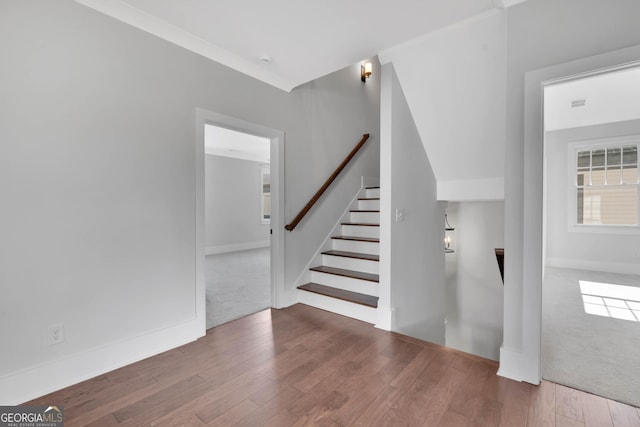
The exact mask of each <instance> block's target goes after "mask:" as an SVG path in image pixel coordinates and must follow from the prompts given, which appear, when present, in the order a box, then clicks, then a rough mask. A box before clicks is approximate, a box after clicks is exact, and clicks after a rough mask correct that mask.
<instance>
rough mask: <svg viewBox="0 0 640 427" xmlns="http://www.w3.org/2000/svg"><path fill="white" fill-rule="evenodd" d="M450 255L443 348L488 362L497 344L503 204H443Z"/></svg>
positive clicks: (496, 353) (447, 257)
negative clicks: (498, 254) (498, 253)
mask: <svg viewBox="0 0 640 427" xmlns="http://www.w3.org/2000/svg"><path fill="white" fill-rule="evenodd" d="M447 214H448V219H449V223H450V224H451V225H452V226H453V227H455V231H454V232H453V239H452V240H453V245H454V248H455V252H454V253H451V254H445V262H446V311H445V316H446V319H447V326H446V340H445V344H446V346H447V347H452V348H456V349H458V350H462V351H465V352H467V353H472V354H476V355H478V356H482V357H486V358H489V359H492V360H498V359H499V357H500V345H501V344H502V320H503V319H502V311H503V290H504V289H503V285H502V278H501V277H500V270H499V268H498V263H497V260H496V255H495V249H496V248H502V247H504V202H462V203H452V202H449V203H448V204H447Z"/></svg>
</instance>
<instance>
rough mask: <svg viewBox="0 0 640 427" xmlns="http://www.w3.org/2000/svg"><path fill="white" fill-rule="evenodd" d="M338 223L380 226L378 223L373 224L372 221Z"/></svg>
mask: <svg viewBox="0 0 640 427" xmlns="http://www.w3.org/2000/svg"><path fill="white" fill-rule="evenodd" d="M340 225H358V226H362V227H380V224H374V223H372V222H343V223H341V224H340Z"/></svg>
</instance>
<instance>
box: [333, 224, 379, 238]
mask: <svg viewBox="0 0 640 427" xmlns="http://www.w3.org/2000/svg"><path fill="white" fill-rule="evenodd" d="M342 235H343V236H355V237H376V238H378V237H380V227H371V226H366V225H365V226H363V225H343V226H342Z"/></svg>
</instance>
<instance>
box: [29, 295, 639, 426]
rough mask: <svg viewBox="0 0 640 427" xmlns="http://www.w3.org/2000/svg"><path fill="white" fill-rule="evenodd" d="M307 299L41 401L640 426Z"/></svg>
mask: <svg viewBox="0 0 640 427" xmlns="http://www.w3.org/2000/svg"><path fill="white" fill-rule="evenodd" d="M496 371H497V364H496V363H495V362H494V361H489V360H486V359H482V358H480V357H477V356H472V355H468V354H465V353H462V352H460V351H457V350H453V349H447V348H444V347H441V346H437V345H435V344H431V343H427V342H424V341H420V340H418V339H416V338H411V337H407V336H403V335H400V334H396V333H392V332H385V331H381V330H379V329H376V328H374V327H373V326H371V325H369V324H367V323H364V322H360V321H357V320H353V319H348V318H345V317H342V316H338V315H336V314H333V313H329V312H326V311H323V310H318V309H314V308H311V307H307V306H303V305H301V304H297V305H294V306H292V307H289V308H286V309H283V310H266V311H264V312H261V313H258V314H256V315H252V316H248V317H246V318H242V319H238V320H236V321H233V322H229V323H227V324H225V325H221V326H220V327H217V328H213V329H212V330H209V331H207V334H206V336H205V337H203V338H201V339H200V340H198V341H196V342H193V343H190V344H187V345H186V346H183V347H180V348H178V349H174V350H171V351H168V352H165V353H162V354H159V355H157V356H154V357H152V358H149V359H147V360H143V361H141V362H137V363H134V364H132V365H129V366H126V367H123V368H121V369H118V370H115V371H113V372H109V373H107V374H104V375H100V376H98V377H96V378H93V379H91V380H88V381H85V382H83V383H80V384H77V385H75V386H72V387H68V388H66V389H63V390H60V391H58V392H56V393H51V394H48V395H46V396H42V397H41V398H38V399H34V400H33V401H32V402H29V403H32V404H38V403H40V404H49V403H51V402H55V403H57V404H60V403H63V404H64V406H65V415H66V420H65V425H66V426H68V427H74V426H83V427H85V426H104V427H113V426H119V427H122V426H178V425H185V426H203V425H218V426H223V425H224V426H228V425H237V426H266V425H272V426H278V427H286V426H304V425H315V426H352V425H357V426H358V425H359V426H367V427H368V426H377V425H380V426H382V425H384V426H387V425H388V426H394V427H395V426H432V425H433V426H448V425H454V426H498V425H499V426H505V427H513V426H526V425H529V426H544V425H554V426H582V425H584V426H585V427H594V426H598V427H613V426H616V427H620V426H632V427H640V412H639V411H638V408H634V407H631V406H628V405H624V404H621V403H618V402H614V401H610V400H606V399H604V398H601V397H598V396H593V395H590V394H587V393H583V392H580V391H577V390H573V389H570V388H567V387H563V386H559V385H556V384H552V383H549V382H546V381H543V382H542V384H541V385H540V386H538V387H535V386H531V385H529V384H526V383H520V382H515V381H511V380H508V379H505V378H502V377H499V376H497V375H496Z"/></svg>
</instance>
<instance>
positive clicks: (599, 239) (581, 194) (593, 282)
mask: <svg viewBox="0 0 640 427" xmlns="http://www.w3.org/2000/svg"><path fill="white" fill-rule="evenodd" d="M543 90H544V104H543V107H544V120H543V122H544V129H543V131H544V135H543V137H544V176H543V179H544V182H545V185H544V188H543V198H544V201H545V203H544V205H545V207H544V233H545V234H544V237H543V238H544V246H543V253H544V258H543V262H544V265H545V267H544V272H543V281H542V344H541V352H542V358H541V370H542V377H543V378H544V379H546V380H549V381H552V382H555V383H559V384H563V385H567V386H569V387H572V388H577V389H581V390H584V391H588V392H590V393H593V394H597V395H600V396H604V397H608V398H611V399H614V400H618V401H622V402H625V403H628V404H632V405H634V406H640V397H638V396H640V385H639V384H638V383H637V381H635V378H638V377H639V376H640V366H638V364H637V363H636V362H635V361H636V360H637V357H638V352H637V349H638V348H640V334H639V332H640V325H639V324H638V321H639V320H640V267H638V260H639V255H640V254H638V250H637V248H638V247H640V221H639V217H638V212H639V209H638V207H639V202H640V197H639V196H640V185H639V184H640V182H639V180H638V178H639V177H638V148H639V147H640V67H624V68H622V69H619V68H616V69H613V70H602V71H600V72H599V73H597V74H595V75H588V76H579V77H576V78H572V79H567V80H562V81H560V82H549V83H547V84H545V85H544V88H543ZM630 320H633V322H630ZM587 349H588V351H587Z"/></svg>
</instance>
